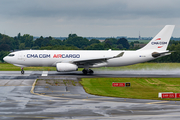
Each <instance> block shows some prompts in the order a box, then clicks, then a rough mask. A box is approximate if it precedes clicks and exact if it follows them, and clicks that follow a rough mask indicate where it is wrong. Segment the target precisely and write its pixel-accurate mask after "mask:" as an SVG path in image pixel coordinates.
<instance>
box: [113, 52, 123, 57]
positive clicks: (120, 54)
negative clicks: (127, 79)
mask: <svg viewBox="0 0 180 120" xmlns="http://www.w3.org/2000/svg"><path fill="white" fill-rule="evenodd" d="M123 55H124V52H121V53H119V54H118V55H116V56H114V57H113V58H118V57H122V56H123Z"/></svg>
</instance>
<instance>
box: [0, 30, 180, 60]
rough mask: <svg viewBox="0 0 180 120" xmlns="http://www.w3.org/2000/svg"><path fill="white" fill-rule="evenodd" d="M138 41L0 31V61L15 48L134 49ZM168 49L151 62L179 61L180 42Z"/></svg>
mask: <svg viewBox="0 0 180 120" xmlns="http://www.w3.org/2000/svg"><path fill="white" fill-rule="evenodd" d="M135 43H139V42H138V41H134V42H128V40H127V39H126V38H119V39H115V38H107V39H105V40H104V41H103V42H100V41H99V40H97V39H91V40H88V39H87V38H83V37H81V36H77V35H76V34H69V35H68V38H66V39H64V40H60V39H55V38H53V37H51V36H49V37H43V36H41V37H39V38H37V39H35V40H34V39H33V36H32V35H29V34H24V35H21V34H20V33H19V34H18V35H17V36H15V37H10V36H8V35H4V34H1V33H0V61H1V62H3V57H4V56H6V55H7V54H9V52H10V51H17V50H29V49H33V50H108V49H112V50H136V49H139V48H140V47H139V46H134V44H135ZM168 50H170V51H175V52H173V53H172V55H170V56H166V57H163V58H159V59H157V60H154V61H153V62H180V60H179V59H178V57H179V55H180V54H179V53H180V42H179V41H170V44H169V46H168Z"/></svg>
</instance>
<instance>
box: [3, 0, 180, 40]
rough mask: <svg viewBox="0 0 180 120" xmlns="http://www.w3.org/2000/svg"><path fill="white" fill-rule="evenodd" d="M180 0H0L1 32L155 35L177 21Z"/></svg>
mask: <svg viewBox="0 0 180 120" xmlns="http://www.w3.org/2000/svg"><path fill="white" fill-rule="evenodd" d="M179 11H180V0H0V33H3V34H4V33H5V34H7V35H10V36H16V35H17V34H18V33H19V32H20V33H21V34H22V35H23V34H31V35H33V36H53V37H60V36H63V37H66V36H68V34H70V33H76V34H77V35H79V36H83V37H89V36H90V37H113V36H114V37H116V36H128V37H138V35H139V31H140V33H141V36H142V37H153V36H155V35H156V34H157V33H158V32H159V31H160V30H161V29H162V28H163V27H164V26H165V25H167V24H168V25H169V24H173V25H176V27H175V30H174V33H173V37H180V12H179Z"/></svg>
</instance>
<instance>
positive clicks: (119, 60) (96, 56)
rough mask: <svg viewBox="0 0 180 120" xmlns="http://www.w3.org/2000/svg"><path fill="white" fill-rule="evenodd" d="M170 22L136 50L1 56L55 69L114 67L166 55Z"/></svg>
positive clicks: (87, 71) (85, 71)
mask: <svg viewBox="0 0 180 120" xmlns="http://www.w3.org/2000/svg"><path fill="white" fill-rule="evenodd" d="M174 27H175V26H174V25H166V26H165V27H164V28H163V29H162V30H161V31H160V32H159V33H158V34H157V35H156V36H155V37H154V38H153V39H152V40H151V41H150V42H149V43H148V44H147V45H146V46H144V47H143V48H141V49H139V50H134V51H132V50H22V51H17V52H12V53H10V54H9V55H8V56H6V57H4V58H3V60H4V61H6V62H8V63H11V64H13V65H15V66H19V67H21V74H24V70H23V68H24V67H30V66H49V67H56V69H57V71H58V72H69V71H77V70H78V68H84V69H83V70H82V72H83V74H93V70H91V69H90V68H97V67H118V66H126V65H132V64H137V63H141V62H146V61H149V60H154V59H156V58H159V57H162V56H166V55H170V54H171V52H170V51H169V50H166V49H167V46H168V44H169V41H170V38H171V35H172V32H173V30H174Z"/></svg>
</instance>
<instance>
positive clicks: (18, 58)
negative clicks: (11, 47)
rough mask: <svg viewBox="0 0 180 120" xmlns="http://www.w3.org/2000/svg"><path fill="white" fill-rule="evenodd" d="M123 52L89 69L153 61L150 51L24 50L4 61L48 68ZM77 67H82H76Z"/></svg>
mask: <svg viewBox="0 0 180 120" xmlns="http://www.w3.org/2000/svg"><path fill="white" fill-rule="evenodd" d="M121 52H124V54H123V56H122V57H118V58H113V59H109V60H107V62H106V64H102V65H99V66H98V65H97V66H88V67H89V68H91V67H103V66H106V67H117V66H126V65H131V64H136V63H141V62H146V61H149V60H153V59H154V58H153V57H152V53H153V52H157V51H152V50H144V51H139V50H137V51H119V50H112V51H111V50H108V51H105V50H24V51H18V52H13V53H11V54H14V56H6V57H5V58H4V60H5V61H6V62H8V63H11V64H14V65H16V66H20V67H29V66H50V67H55V66H56V64H57V63H72V62H73V61H76V60H84V59H85V60H88V59H96V58H107V57H113V56H116V55H118V54H119V53H121ZM78 67H80V68H81V67H84V66H82V65H78Z"/></svg>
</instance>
